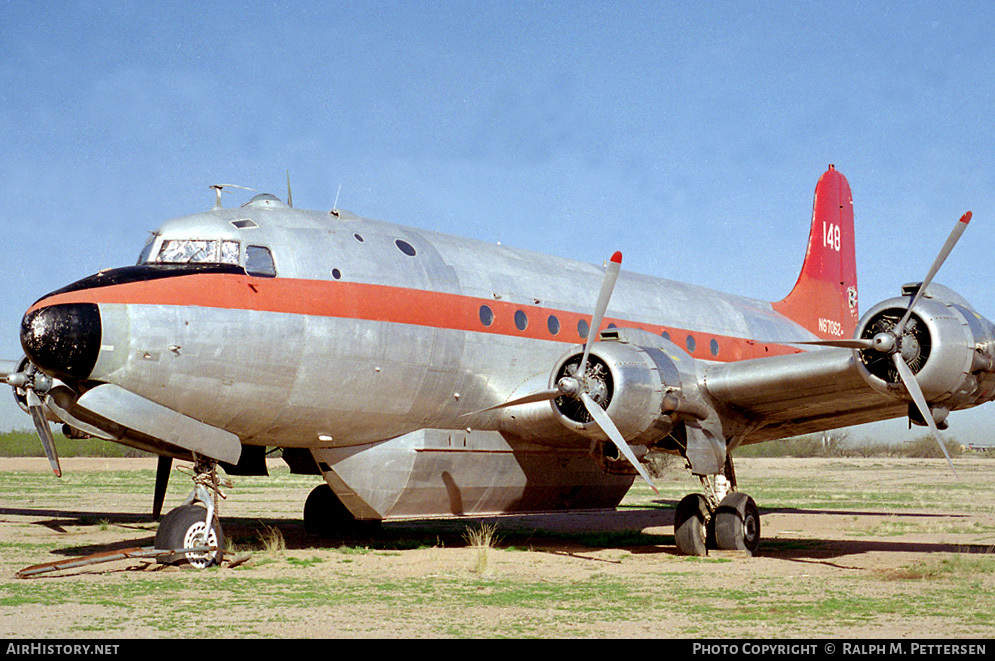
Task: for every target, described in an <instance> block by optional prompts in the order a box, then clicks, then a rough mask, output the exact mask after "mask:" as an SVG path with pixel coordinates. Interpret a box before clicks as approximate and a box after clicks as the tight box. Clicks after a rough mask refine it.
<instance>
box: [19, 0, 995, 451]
mask: <svg viewBox="0 0 995 661" xmlns="http://www.w3.org/2000/svg"><path fill="white" fill-rule="evenodd" d="M993 19H995V5H993V4H992V3H990V2H977V3H970V2H968V3H958V2H904V3H900V2H860V3H850V2H834V3H825V2H803V1H798V2H767V3H756V2H748V1H740V2H729V3H725V2H659V1H657V2H638V1H633V0H628V1H625V2H565V1H564V2H512V1H511V0H505V1H501V2H465V1H464V2H413V1H409V2H329V1H323V2H314V3H310V2H291V3H283V2H274V1H272V0H269V1H266V2H258V3H257V2H244V3H236V2H226V3H216V4H214V3H169V2H159V3H154V4H153V3H134V2H121V3H112V2H78V3H62V2H40V1H23V2H19V1H11V0H0V35H2V38H0V200H2V206H0V267H2V269H0V273H2V275H3V283H4V286H3V287H2V288H0V357H4V358H16V357H17V356H19V355H20V354H21V349H20V346H19V343H18V339H17V330H18V326H19V323H20V318H21V315H22V314H23V311H24V310H25V309H26V308H27V307H28V306H29V305H30V304H31V303H32V302H33V301H34V300H35V299H37V298H38V297H39V296H41V295H42V294H44V293H46V292H48V291H51V290H53V289H56V288H58V287H60V286H62V285H64V284H66V283H68V282H71V281H73V280H76V279H79V278H81V277H83V276H85V275H88V274H90V273H93V272H95V271H97V270H99V269H102V268H109V267H114V266H122V265H127V264H131V263H133V262H134V260H135V258H136V257H137V255H138V252H139V250H140V248H141V246H142V243H143V242H144V239H145V237H146V236H147V232H148V231H149V230H152V229H154V228H155V227H157V226H158V225H159V224H160V223H161V222H162V221H163V220H165V219H168V218H171V217H175V216H179V215H184V214H187V213H193V212H196V211H201V210H205V209H207V208H208V207H210V206H211V204H212V203H213V192H212V191H210V190H209V189H208V186H209V185H211V184H215V183H234V184H240V185H243V186H249V187H252V188H255V189H258V190H267V191H270V192H274V193H278V194H280V195H281V196H283V195H285V186H286V174H287V171H288V170H289V172H290V176H291V179H292V182H293V190H294V202H295V205H296V206H298V207H307V208H317V209H327V208H331V206H332V204H333V202H334V200H335V196H336V192H337V190H338V189H339V186H341V195H340V198H339V206H340V207H342V208H346V209H349V210H351V211H354V212H356V213H359V214H362V215H366V216H370V217H374V218H380V219H383V220H389V221H393V222H399V223H404V224H410V225H415V226H418V227H424V228H431V229H435V230H439V231H444V232H451V233H458V234H463V235H467V236H471V237H474V238H480V239H484V240H487V241H501V242H502V243H504V244H506V245H512V246H519V247H526V248H532V249H537V250H541V251H544V252H549V253H553V254H556V255H560V256H564V257H571V258H576V259H580V260H584V261H588V262H601V261H602V260H604V259H605V258H606V257H607V256H608V255H610V254H611V252H612V251H614V250H616V249H618V250H622V252H623V253H624V255H625V261H624V263H623V267H624V268H627V269H631V270H634V271H639V272H643V273H649V274H653V275H658V276H662V277H667V278H672V279H677V280H684V281H689V282H695V283H698V284H704V285H707V286H710V287H714V288H716V289H720V290H724V291H729V292H732V293H737V294H743V295H747V296H752V297H756V298H761V299H766V300H773V299H779V298H781V297H783V296H784V295H785V294H786V293H787V292H788V291H789V290H790V288H791V286H792V285H793V284H794V281H795V278H796V277H797V272H798V269H799V267H800V264H801V260H802V257H803V254H804V249H805V242H806V238H807V233H808V221H809V218H810V216H811V207H812V193H813V190H814V187H815V183H816V181H817V179H818V177H819V175H820V174H821V173H822V172H823V171H824V170H825V169H826V166H827V165H828V164H829V163H834V164H835V165H836V167H837V169H838V170H840V171H841V172H842V173H843V174H844V175H845V176H846V177H847V178H848V180H849V182H850V185H851V187H852V189H853V194H854V206H855V215H856V223H857V261H858V276H859V286H860V298H861V302H862V305H863V308H864V309H867V308H868V307H869V306H870V305H872V304H873V303H874V302H877V301H878V300H881V299H883V298H886V297H890V296H892V295H893V294H895V293H896V292H897V291H898V288H899V287H900V286H901V284H902V283H904V282H908V281H912V280H916V279H921V278H922V276H923V274H924V273H925V271H926V269H927V268H928V267H929V265H930V263H931V262H932V259H933V256H934V255H935V253H936V252H937V251H938V249H939V248H940V246H941V245H942V243H943V241H944V239H945V238H946V236H947V234H948V233H949V232H950V229H951V228H952V227H953V224H954V222H956V220H957V218H959V217H960V215H961V214H962V213H963V212H964V211H966V210H968V209H971V210H972V211H973V212H974V214H975V215H974V221H973V222H972V224H971V226H970V228H969V230H968V232H967V234H965V236H964V239H963V240H962V241H961V243H960V245H958V247H957V249H956V250H955V252H954V254H953V255H952V256H951V258H950V259H949V260H948V262H947V264H946V265H945V266H944V269H943V270H942V271H941V272H940V275H939V276H938V277H937V281H939V282H942V283H944V284H946V285H948V286H950V287H952V288H954V289H955V290H957V291H958V292H960V293H961V294H962V295H964V296H965V297H967V298H968V300H970V301H972V302H973V303H974V305H975V306H976V307H977V308H978V309H979V310H980V311H981V312H982V313H983V314H985V315H986V316H988V317H989V318H991V317H995V305H993V304H992V303H993V302H992V298H991V297H992V294H993V293H995V285H993V280H995V278H993V276H995V265H993V263H992V253H991V249H992V245H993V241H992V238H993V236H995V185H993V184H995V181H993V179H995V149H993V138H992V127H993V126H995V121H993V120H995V117H993V114H995V111H993V108H995V99H993V92H995V74H993V73H992V72H993V71H995V43H993V40H992V38H991V28H990V26H991V25H992V23H993ZM244 200H245V198H244V196H240V195H238V194H233V195H227V196H226V199H225V203H226V204H227V205H231V204H238V203H241V202H243V201H244ZM992 415H993V414H989V413H987V412H982V413H980V414H979V413H974V412H972V413H960V414H955V416H953V417H952V423H953V425H952V427H953V428H952V430H951V431H952V433H953V434H954V435H955V436H957V437H958V438H961V437H964V434H965V433H966V432H968V431H971V433H976V434H978V436H977V440H986V438H987V436H986V434H985V432H983V431H979V430H981V429H982V426H984V425H987V424H988V421H989V420H990V417H991V416H992ZM961 419H963V420H964V421H965V422H964V424H963V425H961V426H960V429H959V428H958V425H959V421H960V420H961ZM11 426H13V427H29V426H30V419H29V418H28V416H27V415H24V414H22V413H20V412H19V411H18V410H17V409H16V408H15V407H14V405H13V403H12V401H11V398H10V397H9V396H2V397H0V428H6V427H11ZM903 428H904V425H898V427H897V429H899V430H901V429H903ZM889 429H891V428H889ZM917 431H918V430H917ZM970 440H975V439H974V438H972V439H970Z"/></svg>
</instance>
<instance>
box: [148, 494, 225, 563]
mask: <svg viewBox="0 0 995 661" xmlns="http://www.w3.org/2000/svg"><path fill="white" fill-rule="evenodd" d="M206 519H207V509H205V508H204V507H201V506H200V505H183V506H181V507H177V508H176V509H174V510H171V511H170V512H169V513H168V514H166V516H164V517H163V518H162V522H160V523H159V529H158V530H157V531H156V533H155V547H156V548H157V549H175V550H180V549H189V548H196V547H199V546H210V547H212V548H213V549H214V550H212V551H196V552H189V553H174V554H172V555H168V556H162V557H160V558H159V562H160V563H162V564H171V565H174V564H183V563H187V564H189V565H190V566H192V567H196V568H197V569H204V568H206V567H210V566H211V565H216V564H220V563H221V559H222V554H223V552H224V544H225V538H224V534H223V533H222V532H221V526H220V524H219V523H218V519H217V517H215V518H214V520H213V521H212V522H211V527H210V530H207V521H206ZM205 530H207V534H206V535H205Z"/></svg>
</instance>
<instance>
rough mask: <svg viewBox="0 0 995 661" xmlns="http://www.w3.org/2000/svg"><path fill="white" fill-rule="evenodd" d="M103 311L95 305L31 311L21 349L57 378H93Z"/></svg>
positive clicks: (23, 325)
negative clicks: (91, 373)
mask: <svg viewBox="0 0 995 661" xmlns="http://www.w3.org/2000/svg"><path fill="white" fill-rule="evenodd" d="M100 338H101V326H100V310H99V308H98V307H97V306H96V304H94V303H62V304H58V305H50V306H47V307H42V308H37V309H34V310H30V311H28V312H27V313H26V314H25V315H24V319H23V320H21V347H22V348H23V349H24V353H25V354H26V355H27V357H28V358H29V359H30V360H31V362H32V363H34V364H35V365H36V366H37V367H38V368H39V369H40V370H42V371H43V372H45V373H47V374H50V375H51V376H54V377H56V378H58V379H63V380H67V379H68V380H75V379H85V378H87V377H88V376H90V372H92V371H93V367H94V365H96V364H97V355H98V354H99V353H100Z"/></svg>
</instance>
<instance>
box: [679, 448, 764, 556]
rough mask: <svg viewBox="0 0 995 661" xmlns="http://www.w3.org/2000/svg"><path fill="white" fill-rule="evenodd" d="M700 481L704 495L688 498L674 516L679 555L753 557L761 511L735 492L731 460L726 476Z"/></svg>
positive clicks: (727, 466) (750, 501)
mask: <svg viewBox="0 0 995 661" xmlns="http://www.w3.org/2000/svg"><path fill="white" fill-rule="evenodd" d="M699 477H700V479H701V483H702V486H704V487H705V493H704V494H699V493H692V494H688V495H687V496H685V497H684V498H683V499H682V500H681V502H680V503H679V504H678V505H677V513H676V514H675V515H674V540H675V541H676V543H677V551H678V553H680V554H681V555H696V556H704V555H707V554H708V549H709V548H715V549H719V550H724V551H745V552H746V553H747V554H748V555H753V554H754V553H755V552H756V550H757V547H758V546H759V545H760V511H759V510H758V509H757V504H756V503H755V502H753V499H752V498H750V497H749V496H748V495H746V494H745V493H742V492H740V491H735V487H736V475H735V472H734V471H733V467H732V458H731V457H727V459H726V467H725V471H724V473H722V474H719V475H714V476H711V477H706V476H699Z"/></svg>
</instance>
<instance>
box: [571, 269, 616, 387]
mask: <svg viewBox="0 0 995 661" xmlns="http://www.w3.org/2000/svg"><path fill="white" fill-rule="evenodd" d="M621 267H622V253H621V252H619V251H617V250H616V251H615V254H613V255H612V258H611V259H610V260H609V261H608V268H607V269H605V279H604V280H602V281H601V291H600V292H599V293H598V302H597V303H596V304H595V306H594V316H593V317H591V327H590V328H589V329H588V331H587V341H586V342H585V343H584V356H583V357H582V358H581V359H580V365H578V366H577V377H578V378H581V379H583V378H584V370H586V369H587V357H588V355H589V354H590V353H591V343H592V342H594V340H595V339H596V338H597V337H598V329H600V328H601V322H602V320H604V318H605V311H606V310H607V309H608V301H610V300H611V297H612V291H614V290H615V281H616V280H618V272H619V269H620V268H621Z"/></svg>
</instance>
